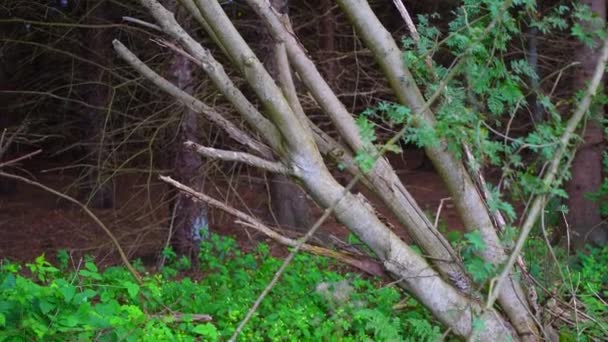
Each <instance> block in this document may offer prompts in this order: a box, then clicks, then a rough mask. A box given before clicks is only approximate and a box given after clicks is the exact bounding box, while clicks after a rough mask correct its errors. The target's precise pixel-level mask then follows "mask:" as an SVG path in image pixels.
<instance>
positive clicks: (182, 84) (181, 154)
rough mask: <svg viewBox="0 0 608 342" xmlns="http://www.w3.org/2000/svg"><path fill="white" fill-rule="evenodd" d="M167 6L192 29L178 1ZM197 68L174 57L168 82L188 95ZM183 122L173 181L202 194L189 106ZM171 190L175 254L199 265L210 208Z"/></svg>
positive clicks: (179, 128)
mask: <svg viewBox="0 0 608 342" xmlns="http://www.w3.org/2000/svg"><path fill="white" fill-rule="evenodd" d="M165 6H166V7H167V8H168V9H169V10H170V11H173V12H175V13H176V17H177V18H178V19H179V20H180V21H181V23H182V25H184V28H186V29H188V28H189V27H190V25H189V23H188V20H189V19H188V17H187V15H186V14H187V12H185V11H184V10H183V8H181V7H179V6H178V4H177V2H176V1H175V0H166V1H165ZM194 67H195V65H194V64H193V63H192V62H191V61H190V60H189V59H188V58H187V57H186V56H184V55H181V54H177V53H173V55H172V56H171V57H170V61H169V68H168V70H167V79H168V80H169V81H171V82H172V83H173V84H175V85H176V86H177V87H178V88H180V89H182V90H183V91H184V92H186V93H188V94H192V93H193V91H194V83H195V77H194ZM180 107H181V108H180V110H179V111H180V112H181V115H180V120H179V123H178V126H177V128H176V131H177V134H176V135H175V141H174V144H173V146H172V147H171V148H170V149H169V150H170V151H171V157H172V159H173V160H172V164H173V165H172V169H173V175H174V178H175V179H176V180H177V181H179V182H180V183H182V184H185V185H187V186H189V187H190V188H192V189H194V190H196V191H198V192H203V181H204V170H203V163H202V160H201V157H200V156H199V154H198V153H197V152H196V151H195V150H193V149H191V148H186V146H184V143H185V142H187V141H198V140H199V136H198V134H197V133H198V132H199V128H198V125H199V118H198V113H197V112H196V111H194V110H192V109H190V108H188V107H186V106H180ZM174 189H175V188H174V187H171V188H170V193H171V194H172V196H171V197H172V200H171V205H170V215H171V217H172V218H171V223H172V226H170V227H169V228H170V233H171V246H172V248H173V250H174V251H175V252H176V253H177V254H178V255H182V256H186V257H188V258H189V259H190V260H193V261H196V260H197V259H196V258H197V254H198V251H199V245H200V242H201V240H202V239H203V238H204V237H205V236H207V235H208V233H209V219H208V216H207V206H206V205H205V204H203V203H199V202H197V201H195V200H193V199H192V198H191V197H190V196H187V195H186V194H184V193H183V192H180V191H175V190H174Z"/></svg>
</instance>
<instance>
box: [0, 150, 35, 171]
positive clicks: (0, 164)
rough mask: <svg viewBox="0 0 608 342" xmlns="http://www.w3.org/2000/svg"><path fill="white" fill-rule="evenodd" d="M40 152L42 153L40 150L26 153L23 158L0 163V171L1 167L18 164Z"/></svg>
mask: <svg viewBox="0 0 608 342" xmlns="http://www.w3.org/2000/svg"><path fill="white" fill-rule="evenodd" d="M40 152H42V150H36V151H34V152H31V153H28V154H26V155H24V156H20V157H17V158H15V159H11V160H9V161H6V162H3V163H0V169H1V168H3V167H5V166H8V165H11V164H15V163H18V162H20V161H22V160H25V159H29V158H32V157H33V156H35V155H37V154H39V153H40Z"/></svg>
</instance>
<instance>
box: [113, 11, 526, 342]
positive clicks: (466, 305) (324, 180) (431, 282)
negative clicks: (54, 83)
mask: <svg viewBox="0 0 608 342" xmlns="http://www.w3.org/2000/svg"><path fill="white" fill-rule="evenodd" d="M140 2H141V3H142V4H143V5H144V6H145V7H146V8H147V9H148V10H149V11H150V12H151V14H153V16H154V17H155V19H156V20H157V22H158V23H159V24H160V26H161V27H162V29H163V30H164V31H165V33H167V34H169V35H170V36H172V37H173V38H174V39H176V40H177V41H179V42H180V43H181V44H182V45H183V46H184V48H185V49H186V50H187V51H188V52H189V53H190V54H191V55H192V56H193V57H194V58H196V59H197V60H198V62H199V63H198V64H199V65H200V66H201V68H203V70H205V72H207V73H208V75H209V76H210V79H211V80H212V81H213V82H214V84H215V86H216V87H218V89H219V90H220V91H221V92H222V93H223V94H224V96H225V97H226V98H227V99H229V100H230V101H231V102H232V104H233V105H234V107H235V108H237V110H238V111H239V113H240V114H241V115H242V116H243V118H245V119H247V121H248V122H250V123H251V124H252V126H253V127H256V129H258V133H260V134H261V135H262V136H263V137H264V138H265V140H266V142H267V143H268V144H269V145H270V146H271V147H272V148H273V149H274V150H275V153H276V155H277V156H278V157H279V159H280V161H281V162H282V163H283V164H284V165H285V167H286V168H287V169H288V170H289V172H290V173H292V174H293V175H294V176H295V177H297V178H298V179H299V180H300V181H301V182H302V184H304V186H305V187H306V189H307V190H308V192H309V193H310V194H311V196H312V197H313V198H314V199H315V200H316V201H317V203H318V204H319V205H321V206H322V207H325V208H327V207H330V206H335V215H336V217H337V218H338V220H339V221H340V222H342V223H343V224H344V225H346V226H347V227H348V228H349V229H350V230H351V231H353V233H355V234H357V235H358V236H359V238H360V239H361V240H362V241H363V242H364V243H365V244H366V245H368V246H369V247H370V248H371V249H372V250H373V251H374V252H375V253H376V254H377V256H378V258H379V259H380V260H382V261H383V263H384V265H385V267H386V268H387V269H388V270H389V271H390V272H392V273H393V274H394V275H395V277H396V278H398V279H399V280H400V281H399V284H400V285H402V286H404V287H405V288H407V289H408V290H409V291H410V292H411V293H412V294H413V295H414V296H416V297H417V298H418V299H419V300H420V301H421V302H422V303H424V305H425V306H426V307H428V308H429V310H431V311H432V312H433V314H434V315H435V316H436V317H437V318H438V319H439V320H440V321H441V322H443V323H444V324H446V326H448V327H450V328H451V329H452V331H453V332H454V333H455V334H457V335H460V336H468V337H471V338H479V339H481V340H498V339H505V338H513V339H517V336H516V335H513V332H512V330H511V329H510V327H509V324H508V323H507V322H506V321H505V320H504V319H503V318H502V317H500V316H499V315H498V314H497V313H496V312H495V311H494V310H492V309H489V310H483V311H482V310H481V306H480V304H479V303H477V302H475V301H474V300H471V299H470V298H468V297H466V296H464V295H463V294H462V293H460V292H459V291H458V290H457V289H456V288H454V287H453V286H452V285H450V284H449V283H448V282H446V281H445V280H443V279H442V278H441V276H440V275H439V274H438V273H436V271H435V270H434V269H433V268H432V267H430V265H429V264H428V263H427V262H426V261H425V260H424V259H423V258H422V257H421V256H420V255H418V254H417V253H416V252H415V251H414V250H413V249H412V248H410V247H409V246H408V245H407V244H406V243H404V242H403V241H402V240H401V239H399V237H397V236H396V235H395V234H394V233H393V232H392V231H391V230H390V229H389V228H388V227H387V226H386V225H384V224H383V223H382V222H381V221H380V220H379V219H378V217H377V216H376V214H375V213H374V211H373V209H372V208H371V207H370V206H369V205H368V204H367V203H366V202H365V201H364V200H363V199H362V198H361V197H362V196H356V195H353V194H350V193H348V192H346V191H345V189H344V188H343V187H342V186H341V185H340V184H339V183H338V182H337V181H336V180H335V179H334V178H333V177H332V176H331V174H330V173H329V171H328V169H327V167H326V165H325V163H324V162H323V159H322V157H321V155H320V153H319V150H318V149H317V145H316V143H315V137H314V135H313V132H312V129H311V127H310V126H309V124H308V122H307V121H306V118H305V117H303V116H302V115H300V114H301V113H299V110H298V109H296V108H295V107H294V102H293V99H292V98H291V97H290V95H289V92H285V89H281V88H279V87H278V86H277V84H276V83H275V82H274V80H273V79H272V77H271V76H270V75H269V74H268V73H267V71H266V70H265V69H264V68H263V66H262V64H261V63H260V61H259V60H258V59H257V58H256V56H255V54H254V53H253V51H251V49H250V48H249V46H248V45H247V44H246V43H245V41H244V40H243V39H242V37H241V36H240V34H239V33H238V31H237V30H236V29H235V28H234V26H233V25H232V23H231V22H230V20H229V19H228V17H227V16H226V15H225V13H224V12H223V9H222V8H221V6H220V5H219V4H218V3H217V1H212V0H197V5H198V9H199V10H200V12H201V14H202V16H203V17H204V20H205V21H206V22H207V24H208V25H209V27H211V28H212V30H213V32H215V33H216V34H217V37H218V39H219V40H220V41H221V42H222V45H223V48H224V49H225V51H227V52H228V54H229V58H230V60H231V61H232V62H233V63H234V64H235V67H236V68H237V69H238V70H239V71H240V72H241V74H242V75H243V77H244V78H245V79H246V80H247V82H248V84H249V85H250V86H251V88H252V90H253V91H254V92H255V94H256V95H257V98H258V100H259V101H260V102H261V105H262V106H263V108H264V109H265V116H262V115H261V114H260V113H259V111H258V110H257V108H255V107H253V106H252V105H251V103H250V102H249V101H248V100H247V98H246V97H245V96H244V95H243V94H242V93H241V92H240V91H239V90H238V89H236V88H235V86H234V84H233V83H232V82H231V81H230V79H229V78H228V75H227V74H226V73H225V72H224V70H223V68H222V67H221V66H217V61H215V59H214V58H213V56H211V55H210V54H209V52H208V51H206V50H205V49H204V48H203V47H202V46H201V45H200V44H199V43H197V42H196V41H194V40H193V39H192V38H191V37H189V36H188V35H187V34H185V32H184V31H183V30H181V29H180V27H179V24H178V23H177V22H176V21H175V20H174V18H173V17H172V15H171V13H169V12H167V11H166V10H165V9H164V8H162V7H160V6H159V5H158V3H157V1H156V0H140ZM260 6H263V5H262V4H259V3H258V4H256V5H255V7H256V11H258V10H260ZM116 45H117V46H119V44H116ZM285 56H286V55H285ZM300 76H301V77H302V76H303V75H302V74H301V73H300ZM349 117H350V116H349ZM266 118H268V119H266ZM351 119H352V117H351ZM266 120H268V121H266ZM268 124H270V125H268ZM277 133H278V134H277ZM477 316H481V317H479V318H480V319H481V320H483V323H484V324H482V327H481V328H480V329H473V325H472V322H473V320H474V319H475V318H476V317H477Z"/></svg>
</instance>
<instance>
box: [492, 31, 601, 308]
mask: <svg viewBox="0 0 608 342" xmlns="http://www.w3.org/2000/svg"><path fill="white" fill-rule="evenodd" d="M607 61H608V39H607V40H605V41H604V46H603V47H602V50H601V52H600V58H599V59H598V62H597V65H596V67H595V72H594V73H593V77H592V78H591V82H590V83H589V86H588V88H587V91H586V92H585V96H584V97H583V99H582V100H581V102H580V104H579V105H578V107H577V108H576V111H575V112H574V114H573V115H572V117H571V118H570V119H569V120H568V123H567V125H566V129H565V131H564V133H563V134H562V136H561V138H560V147H559V149H558V150H557V151H556V153H555V156H554V157H553V160H552V161H551V165H550V166H549V170H548V172H547V174H546V175H545V177H544V179H543V184H545V185H547V186H551V185H553V182H554V181H555V179H556V178H557V174H558V171H559V166H560V164H561V159H562V157H563V156H564V155H565V153H566V152H567V151H568V144H569V143H570V141H571V140H572V138H573V136H574V131H575V130H576V127H577V126H578V124H579V123H580V121H581V120H582V119H583V117H584V116H585V113H586V112H587V110H588V109H589V106H590V105H591V100H592V97H593V96H594V95H595V94H596V92H597V90H598V88H599V85H600V82H601V80H602V77H603V76H604V72H605V70H606V62H607ZM549 197H550V195H546V194H540V195H538V196H537V197H536V198H535V199H534V201H533V202H532V205H531V207H530V212H529V213H528V216H527V217H526V220H525V221H524V224H523V225H522V228H521V233H520V235H519V238H518V239H517V243H516V245H515V248H514V249H513V252H512V253H511V255H510V256H509V260H508V261H507V264H506V265H505V266H504V268H503V270H502V272H501V273H500V276H499V277H498V278H495V279H494V280H495V286H494V288H493V289H492V291H490V294H489V296H488V301H487V303H486V308H491V307H492V306H493V305H494V302H496V299H497V298H498V291H499V290H500V287H501V286H502V284H503V283H504V281H505V278H507V277H508V275H509V272H510V270H511V268H512V267H513V265H514V264H515V262H516V260H517V257H518V256H519V253H520V252H521V250H522V248H523V247H524V243H525V242H526V239H527V238H528V235H529V234H530V231H531V230H532V227H533V226H534V224H535V223H536V220H537V219H538V217H539V215H540V214H541V212H542V210H543V208H544V206H545V204H546V202H547V200H548V199H549Z"/></svg>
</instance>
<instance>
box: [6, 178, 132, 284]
mask: <svg viewBox="0 0 608 342" xmlns="http://www.w3.org/2000/svg"><path fill="white" fill-rule="evenodd" d="M0 177H6V178H10V179H14V180H18V181H20V182H23V183H27V184H29V185H33V186H35V187H38V188H41V189H42V190H44V191H47V192H50V193H51V194H53V195H55V196H58V197H61V198H63V199H64V200H66V201H69V202H71V203H74V204H76V205H77V206H79V207H80V208H81V209H82V210H83V211H84V212H85V213H86V214H87V215H88V216H89V217H90V218H91V219H92V220H93V221H95V223H96V224H97V225H98V226H99V227H100V228H101V229H102V230H103V231H104V232H105V233H106V235H108V237H109V238H110V240H112V244H113V245H114V247H115V248H116V250H117V251H118V254H120V259H121V260H122V262H123V264H124V265H125V267H127V269H128V270H129V272H130V273H131V275H133V277H134V278H135V280H137V283H138V284H140V285H141V284H142V283H143V281H142V278H141V275H140V274H139V272H137V270H135V268H134V267H133V265H131V263H130V262H129V258H127V255H126V254H125V252H124V251H123V249H122V247H120V243H119V242H118V239H116V236H114V234H113V233H112V232H111V231H110V229H108V227H107V226H106V225H105V224H103V222H101V220H100V219H99V218H98V217H97V216H96V215H95V214H93V212H92V211H91V210H90V209H89V208H88V207H87V206H86V205H84V204H82V203H81V202H79V201H78V200H76V199H75V198H73V197H71V196H68V195H66V194H63V193H61V192H59V191H57V190H55V189H52V188H49V187H48V186H46V185H43V184H41V183H39V182H36V181H33V180H30V179H27V178H24V177H21V176H17V175H13V174H10V173H6V172H2V171H0Z"/></svg>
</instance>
